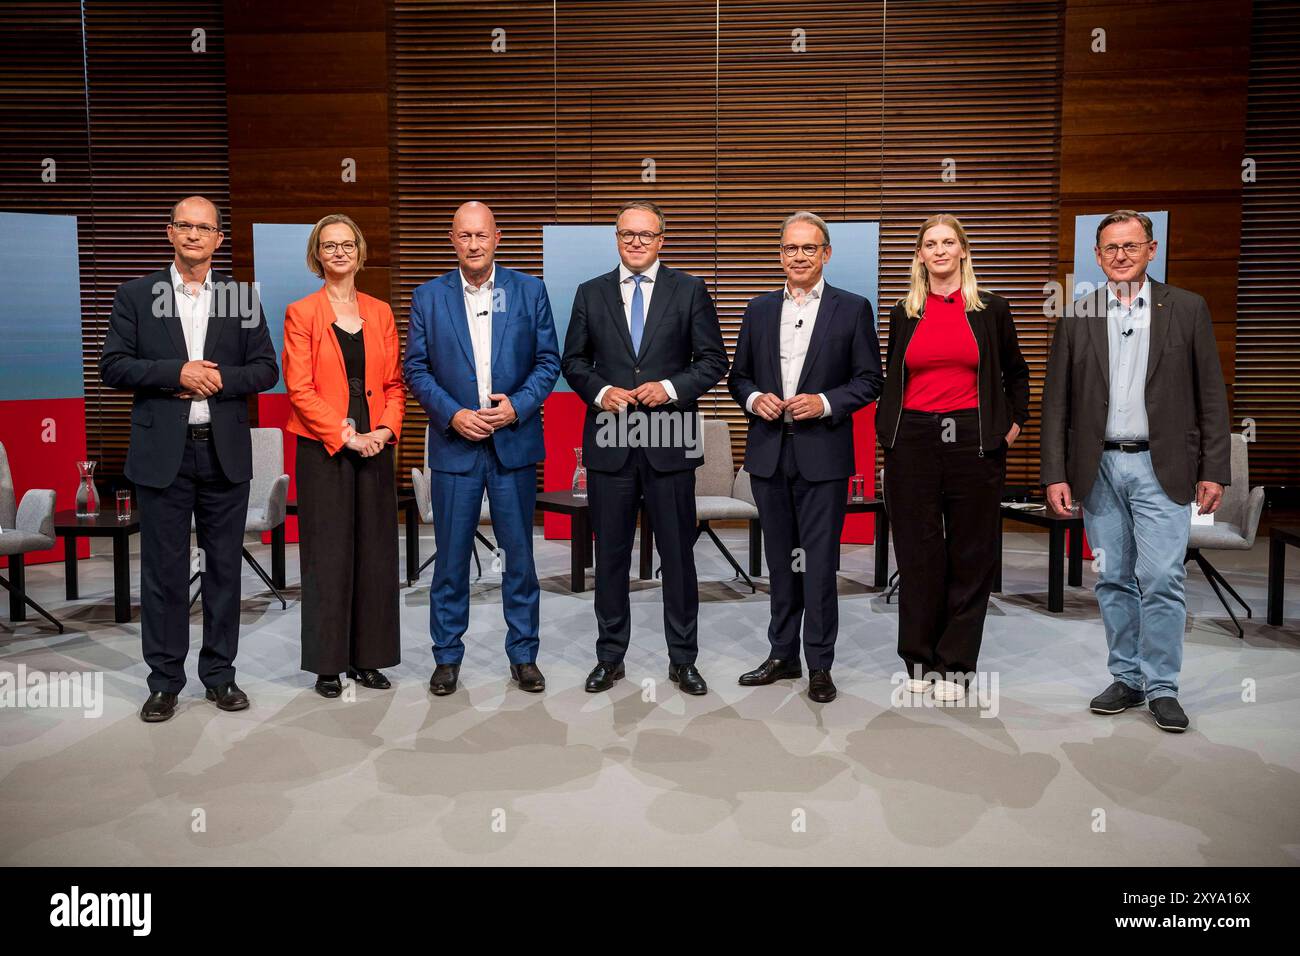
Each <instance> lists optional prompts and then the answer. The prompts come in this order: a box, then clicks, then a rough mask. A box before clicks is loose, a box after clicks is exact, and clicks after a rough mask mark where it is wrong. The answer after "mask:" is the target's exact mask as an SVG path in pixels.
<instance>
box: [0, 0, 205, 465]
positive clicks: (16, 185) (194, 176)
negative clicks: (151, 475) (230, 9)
mask: <svg viewBox="0 0 1300 956" xmlns="http://www.w3.org/2000/svg"><path fill="white" fill-rule="evenodd" d="M0 17H3V19H2V20H0V43H3V47H0V70H2V71H3V75H4V94H3V96H4V99H5V102H4V108H3V116H4V117H5V119H4V125H5V139H6V145H5V148H4V150H3V151H2V152H3V159H0V163H3V166H0V169H2V170H3V173H0V208H4V209H6V210H11V211H25V212H46V213H63V214H75V215H77V216H78V217H79V218H78V240H79V243H80V253H81V290H82V293H81V309H82V348H83V365H84V374H85V386H86V443H87V449H88V453H89V454H90V455H91V456H92V457H94V458H97V459H98V460H99V462H100V468H99V472H100V474H104V475H109V476H111V475H116V474H120V473H121V470H122V464H123V461H124V459H125V457H126V445H127V439H128V437H129V433H130V425H129V421H130V417H129V416H130V402H131V396H130V395H129V394H128V393H123V392H114V391H111V390H109V389H106V388H104V387H103V386H102V384H101V383H100V381H99V371H98V362H99V356H100V353H101V351H102V350H103V342H104V333H105V330H106V329H107V326H108V317H109V313H110V311H111V308H112V303H113V294H114V293H115V292H116V290H117V286H118V285H119V284H120V283H121V282H123V281H124V280H126V279H129V278H134V277H136V276H140V275H143V274H145V273H147V272H151V271H153V270H155V269H158V268H160V267H162V266H164V265H166V264H167V263H168V262H169V261H170V260H171V257H172V249H171V246H170V245H169V244H168V242H167V238H166V224H167V216H168V211H169V209H170V207H171V205H172V203H174V202H175V201H176V200H178V199H181V198H184V197H185V196H187V195H190V194H191V193H202V194H204V195H206V196H208V197H209V198H211V199H212V200H213V201H214V202H216V203H218V204H219V205H221V206H222V207H223V208H227V209H228V206H229V192H228V187H227V179H226V146H225V143H226V92H225V75H224V74H225V51H224V48H223V45H222V15H221V3H220V0H196V2H191V3H180V2H176V0H151V2H108V0H88V2H86V3H85V4H84V5H83V4H78V3H75V2H73V3H64V2H46V3H23V4H10V5H6V6H5V7H4V8H3V10H0ZM83 25H84V32H83ZM196 28H202V29H203V30H205V31H206V33H207V35H206V43H207V52H206V53H196V52H193V50H192V46H191V44H192V43H193V36H192V34H191V31H192V30H194V29H196ZM87 84H88V85H87ZM87 89H89V93H87ZM45 156H51V157H54V158H55V159H56V160H57V162H58V181H57V182H56V183H54V184H42V183H41V182H40V180H39V163H40V160H41V158H43V157H45ZM33 164H35V165H33ZM215 262H216V265H217V267H218V268H222V269H225V268H229V263H230V259H229V246H226V247H225V248H223V249H221V250H219V251H218V253H217V256H216V259H215ZM70 281H71V277H70Z"/></svg>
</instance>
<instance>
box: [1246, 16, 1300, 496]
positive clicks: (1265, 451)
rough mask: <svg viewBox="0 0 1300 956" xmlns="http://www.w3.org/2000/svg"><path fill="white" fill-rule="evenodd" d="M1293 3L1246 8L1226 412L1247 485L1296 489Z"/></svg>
mask: <svg viewBox="0 0 1300 956" xmlns="http://www.w3.org/2000/svg"><path fill="white" fill-rule="evenodd" d="M1297 49H1300V3H1297V2H1295V0H1255V4H1254V18H1253V22H1252V26H1251V62H1250V82H1249V97H1248V101H1247V107H1246V150H1245V155H1246V156H1247V157H1249V158H1251V159H1253V160H1254V161H1255V163H1256V170H1255V181H1254V182H1250V183H1246V184H1245V186H1244V187H1243V197H1242V210H1241V219H1242V222H1241V258H1240V260H1239V262H1238V268H1237V328H1236V359H1237V363H1236V365H1237V372H1236V397H1237V402H1236V413H1237V420H1238V421H1239V422H1240V421H1242V420H1244V419H1247V418H1250V419H1253V420H1254V422H1255V444H1253V445H1251V448H1250V472H1251V474H1250V479H1251V484H1252V485H1262V484H1270V485H1290V486H1292V487H1293V488H1294V486H1296V485H1297V484H1298V483H1300V304H1297V299H1296V296H1297V292H1298V291H1300V253H1297V251H1296V250H1297V249H1300V74H1298V73H1297V70H1296V50H1297Z"/></svg>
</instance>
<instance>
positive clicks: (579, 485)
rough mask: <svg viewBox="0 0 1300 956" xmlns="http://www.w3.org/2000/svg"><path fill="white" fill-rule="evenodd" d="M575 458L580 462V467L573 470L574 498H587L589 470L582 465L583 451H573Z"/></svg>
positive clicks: (578, 449) (576, 449)
mask: <svg viewBox="0 0 1300 956" xmlns="http://www.w3.org/2000/svg"><path fill="white" fill-rule="evenodd" d="M573 457H574V458H575V459H576V460H577V462H578V467H576V468H574V469H573V497H575V498H585V497H587V469H586V468H584V467H583V465H582V449H581V448H575V449H573Z"/></svg>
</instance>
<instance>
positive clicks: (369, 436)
mask: <svg viewBox="0 0 1300 956" xmlns="http://www.w3.org/2000/svg"><path fill="white" fill-rule="evenodd" d="M392 439H393V432H392V429H390V428H389V427H388V426H387V425H380V426H379V427H378V428H376V429H375V430H374V431H370V432H358V431H357V430H356V428H355V427H354V426H352V425H351V424H347V423H345V424H344V425H343V444H344V446H345V447H347V448H350V449H352V450H353V451H354V452H356V453H357V454H358V455H360V456H361V457H362V458H370V457H372V456H374V455H378V454H379V453H380V452H381V451H383V450H384V446H385V445H387V444H388V443H389V442H390V441H392Z"/></svg>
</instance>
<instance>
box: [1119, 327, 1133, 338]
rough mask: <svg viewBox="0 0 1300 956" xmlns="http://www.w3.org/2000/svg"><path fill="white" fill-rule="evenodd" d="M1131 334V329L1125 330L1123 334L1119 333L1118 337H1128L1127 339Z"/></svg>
mask: <svg viewBox="0 0 1300 956" xmlns="http://www.w3.org/2000/svg"><path fill="white" fill-rule="evenodd" d="M1132 334H1133V330H1132V329H1126V330H1125V331H1123V332H1121V333H1120V335H1122V336H1124V338H1128V337H1129V336H1130V335H1132Z"/></svg>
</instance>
